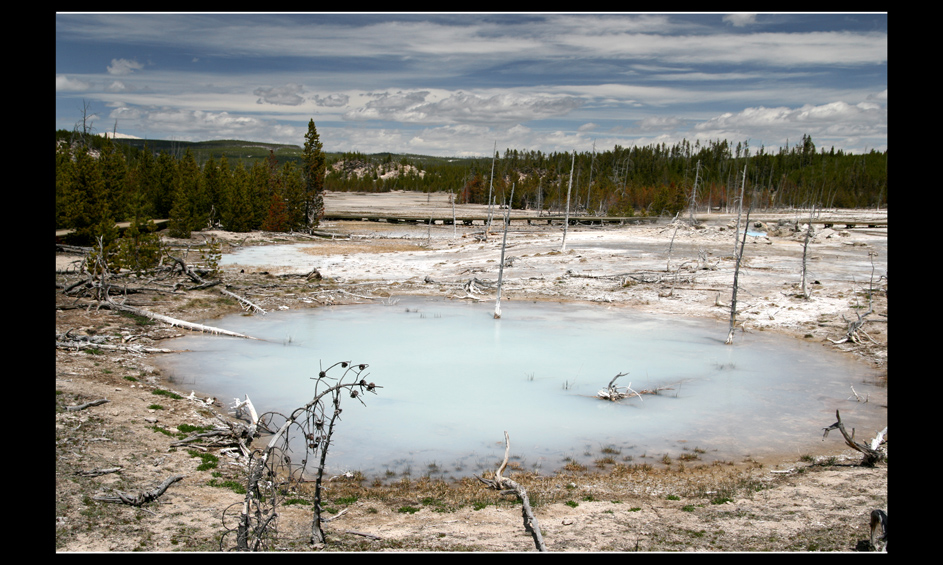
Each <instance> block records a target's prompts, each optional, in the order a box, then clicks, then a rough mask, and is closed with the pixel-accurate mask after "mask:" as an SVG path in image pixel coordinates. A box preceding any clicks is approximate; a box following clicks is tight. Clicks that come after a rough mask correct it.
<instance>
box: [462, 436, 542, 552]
mask: <svg viewBox="0 0 943 565" xmlns="http://www.w3.org/2000/svg"><path fill="white" fill-rule="evenodd" d="M510 451H511V440H510V438H509V437H508V433H507V432H504V462H503V463H501V466H500V467H498V470H497V471H496V472H495V474H494V479H483V478H481V477H479V476H478V475H475V478H476V479H478V480H479V481H481V482H482V483H484V484H485V485H487V486H488V488H491V489H494V490H499V491H501V494H512V493H513V494H516V495H517V497H518V498H519V499H520V500H521V514H522V515H523V518H524V529H525V530H527V532H528V533H529V534H530V535H531V537H533V538H534V545H535V546H537V551H547V547H546V546H545V545H544V538H543V535H542V534H541V533H540V525H539V524H538V523H537V518H536V517H534V511H533V510H531V508H530V499H529V498H528V497H527V490H526V489H525V488H524V487H522V486H521V485H519V484H518V483H517V482H515V481H512V480H511V479H508V478H507V477H502V476H501V473H502V472H504V469H505V468H506V467H507V465H508V454H509V453H510Z"/></svg>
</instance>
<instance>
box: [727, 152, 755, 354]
mask: <svg viewBox="0 0 943 565" xmlns="http://www.w3.org/2000/svg"><path fill="white" fill-rule="evenodd" d="M744 170H746V169H744ZM751 208H752V205H751V207H750V208H747V219H746V225H745V226H744V228H743V240H742V241H741V242H740V251H739V252H738V253H737V254H736V260H737V261H736V265H735V266H734V269H733V290H732V291H731V296H730V327H729V328H728V329H727V339H726V341H724V343H725V344H727V345H730V344H731V343H733V331H734V329H735V328H736V324H737V288H738V287H739V285H740V281H739V279H740V263H741V262H742V261H743V249H744V247H745V246H746V244H747V229H749V226H750V209H751ZM737 223H738V224H739V223H740V222H739V220H738V221H737ZM738 233H739V232H738Z"/></svg>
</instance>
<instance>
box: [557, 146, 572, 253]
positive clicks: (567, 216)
mask: <svg viewBox="0 0 943 565" xmlns="http://www.w3.org/2000/svg"><path fill="white" fill-rule="evenodd" d="M574 168H576V151H574V152H573V162H572V163H571V164H570V184H569V186H568V187H567V189H566V214H565V216H564V221H563V245H562V246H561V247H560V251H566V231H567V229H568V228H569V226H570V191H571V190H573V169H574Z"/></svg>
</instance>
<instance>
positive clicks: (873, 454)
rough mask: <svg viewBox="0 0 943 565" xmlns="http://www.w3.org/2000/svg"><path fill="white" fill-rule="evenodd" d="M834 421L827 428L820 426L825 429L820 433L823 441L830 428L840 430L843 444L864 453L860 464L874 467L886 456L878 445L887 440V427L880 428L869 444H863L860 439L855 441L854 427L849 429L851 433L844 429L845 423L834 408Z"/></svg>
mask: <svg viewBox="0 0 943 565" xmlns="http://www.w3.org/2000/svg"><path fill="white" fill-rule="evenodd" d="M835 418H836V420H837V421H836V422H835V423H834V424H832V425H831V426H829V427H827V428H822V429H823V430H825V433H824V434H823V435H822V440H823V441H824V440H825V438H826V437H828V432H830V431H832V430H836V429H837V430H838V431H839V432H841V435H842V437H843V438H844V439H845V444H846V445H847V446H848V447H850V448H852V449H854V450H855V451H858V452H860V453H863V454H864V459H862V460H861V464H862V465H864V466H865V467H874V465H875V464H877V463H878V462H879V461H883V460H884V459H885V458H886V455H885V453H884V452H883V451H881V449H880V446H881V445H883V444H884V443H886V442H887V427H886V426H885V428H884V429H883V430H881V431H880V432H879V433H878V435H876V436H875V438H874V439H873V440H871V443H870V444H864V443H861V442H860V441H855V429H854V428H852V429H851V434H849V433H848V432H847V431H846V430H845V424H843V423H842V421H841V414H839V412H838V410H835Z"/></svg>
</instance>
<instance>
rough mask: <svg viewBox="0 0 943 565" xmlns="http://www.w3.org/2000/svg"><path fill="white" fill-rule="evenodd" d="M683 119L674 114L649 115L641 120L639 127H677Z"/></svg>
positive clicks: (644, 128)
mask: <svg viewBox="0 0 943 565" xmlns="http://www.w3.org/2000/svg"><path fill="white" fill-rule="evenodd" d="M681 124H682V121H681V120H680V119H678V118H676V117H673V116H649V117H647V118H643V119H641V120H639V123H638V127H639V129H641V130H642V131H655V130H665V129H676V128H677V127H678V126H680V125H681Z"/></svg>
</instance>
